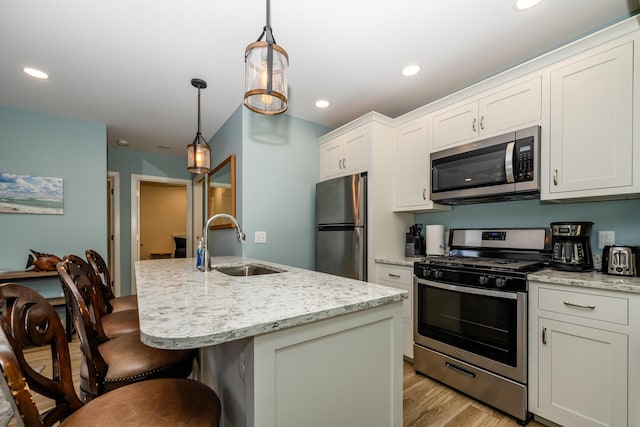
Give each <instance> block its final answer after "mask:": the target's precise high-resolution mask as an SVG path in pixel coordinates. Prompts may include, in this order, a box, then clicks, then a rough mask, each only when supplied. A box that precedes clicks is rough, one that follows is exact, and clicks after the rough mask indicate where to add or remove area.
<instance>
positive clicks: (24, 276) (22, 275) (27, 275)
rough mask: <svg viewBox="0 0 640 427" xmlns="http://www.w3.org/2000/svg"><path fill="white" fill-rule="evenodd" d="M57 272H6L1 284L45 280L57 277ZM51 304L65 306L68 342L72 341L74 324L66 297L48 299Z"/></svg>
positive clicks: (0, 275)
mask: <svg viewBox="0 0 640 427" xmlns="http://www.w3.org/2000/svg"><path fill="white" fill-rule="evenodd" d="M57 276H58V272H57V271H5V272H4V273H0V283H6V282H10V281H12V280H29V279H44V278H47V277H57ZM47 301H49V304H51V305H52V306H54V307H62V306H64V325H65V331H66V333H67V341H71V338H72V335H73V322H72V321H71V312H70V310H69V307H68V306H67V301H66V300H65V298H64V297H50V298H47Z"/></svg>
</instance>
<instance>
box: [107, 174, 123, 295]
mask: <svg viewBox="0 0 640 427" xmlns="http://www.w3.org/2000/svg"><path fill="white" fill-rule="evenodd" d="M108 178H111V182H112V187H111V190H112V194H110V195H109V194H108V195H107V197H109V198H110V200H111V203H110V206H109V209H110V210H111V215H110V216H111V233H112V234H111V236H107V252H108V253H109V252H110V253H111V254H112V258H111V265H110V266H109V272H110V273H111V279H112V280H113V282H114V293H115V295H116V296H117V297H119V296H120V295H121V294H122V288H121V282H120V172H113V171H107V179H108ZM107 259H108V258H107Z"/></svg>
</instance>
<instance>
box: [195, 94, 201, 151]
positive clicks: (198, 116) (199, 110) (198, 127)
mask: <svg viewBox="0 0 640 427" xmlns="http://www.w3.org/2000/svg"><path fill="white" fill-rule="evenodd" d="M199 135H201V133H200V88H198V135H196V138H198V136H199ZM198 142H199V141H198Z"/></svg>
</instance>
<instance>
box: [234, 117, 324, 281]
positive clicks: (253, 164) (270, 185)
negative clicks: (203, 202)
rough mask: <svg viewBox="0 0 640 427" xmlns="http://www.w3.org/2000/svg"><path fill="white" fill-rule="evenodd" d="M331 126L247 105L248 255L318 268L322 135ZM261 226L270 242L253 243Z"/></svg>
mask: <svg viewBox="0 0 640 427" xmlns="http://www.w3.org/2000/svg"><path fill="white" fill-rule="evenodd" d="M330 130H331V129H330V128H327V127H325V126H321V125H318V124H317V123H312V122H308V121H305V120H301V119H297V118H295V117H291V116H288V115H281V116H263V115H259V114H256V113H253V112H251V111H249V110H247V109H246V108H244V109H243V127H242V132H243V138H242V139H243V144H242V152H243V154H242V180H243V191H242V221H243V223H242V226H243V228H244V231H245V233H246V234H247V242H246V243H245V244H244V245H243V254H244V256H246V257H250V258H257V259H263V260H266V261H273V262H278V263H283V264H288V265H292V266H296V267H300V268H307V269H310V270H313V269H314V265H315V232H314V230H315V226H314V225H315V224H314V222H315V185H316V182H318V180H319V177H320V167H319V164H320V149H319V147H318V142H317V138H318V137H319V136H321V135H324V134H326V133H327V132H329V131H330ZM256 231H265V232H266V233H267V243H265V244H256V243H254V233H255V232H256Z"/></svg>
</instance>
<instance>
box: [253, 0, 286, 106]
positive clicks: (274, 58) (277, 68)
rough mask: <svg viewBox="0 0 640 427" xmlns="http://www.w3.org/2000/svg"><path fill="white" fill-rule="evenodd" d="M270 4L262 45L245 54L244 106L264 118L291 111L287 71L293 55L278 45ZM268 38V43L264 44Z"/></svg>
mask: <svg viewBox="0 0 640 427" xmlns="http://www.w3.org/2000/svg"><path fill="white" fill-rule="evenodd" d="M269 12H270V0H267V25H265V26H264V29H263V30H262V34H260V37H258V41H256V42H255V43H251V44H250V45H249V46H247V48H246V50H245V53H244V62H245V88H246V92H245V94H244V105H245V106H246V107H247V108H248V109H250V110H251V111H255V112H256V113H260V114H280V113H284V112H285V111H286V110H287V107H288V102H289V100H288V99H287V97H288V93H289V89H288V85H287V68H289V55H287V52H286V51H285V50H284V49H283V48H281V47H280V46H278V45H277V44H276V41H275V39H274V38H273V33H272V32H271V25H270V23H269ZM262 37H265V39H266V41H262Z"/></svg>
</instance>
